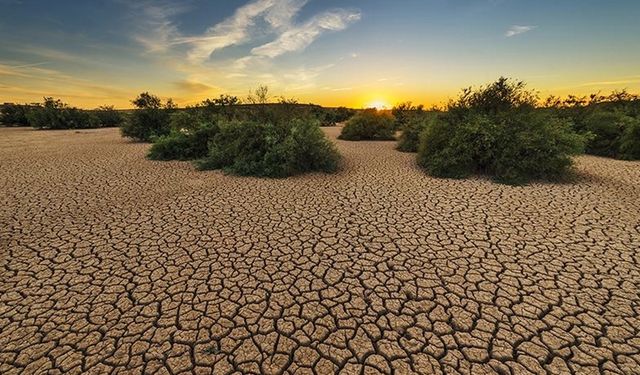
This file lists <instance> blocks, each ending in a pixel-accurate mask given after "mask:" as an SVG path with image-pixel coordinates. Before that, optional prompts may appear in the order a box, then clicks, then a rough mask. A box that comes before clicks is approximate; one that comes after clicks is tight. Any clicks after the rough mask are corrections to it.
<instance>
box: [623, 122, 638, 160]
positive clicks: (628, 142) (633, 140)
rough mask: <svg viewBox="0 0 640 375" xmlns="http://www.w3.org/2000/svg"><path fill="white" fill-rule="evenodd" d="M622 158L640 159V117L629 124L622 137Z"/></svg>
mask: <svg viewBox="0 0 640 375" xmlns="http://www.w3.org/2000/svg"><path fill="white" fill-rule="evenodd" d="M619 156H620V158H621V159H626V160H640V118H634V119H633V121H632V122H630V123H629V124H627V126H626V127H625V129H624V133H623V134H622V137H621V139H620V155H619Z"/></svg>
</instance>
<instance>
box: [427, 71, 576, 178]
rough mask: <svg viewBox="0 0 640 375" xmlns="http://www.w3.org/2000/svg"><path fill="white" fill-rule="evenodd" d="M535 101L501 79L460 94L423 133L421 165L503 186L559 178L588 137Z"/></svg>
mask: <svg viewBox="0 0 640 375" xmlns="http://www.w3.org/2000/svg"><path fill="white" fill-rule="evenodd" d="M534 98H535V95H534V94H533V93H531V92H528V91H526V90H525V88H524V84H523V83H521V82H516V83H513V82H510V81H509V80H506V79H504V78H501V79H499V80H498V81H497V82H495V83H493V84H491V85H489V86H486V87H482V88H480V89H478V90H476V91H473V90H471V89H467V90H464V91H463V94H462V95H461V96H460V98H459V99H458V100H457V101H455V102H452V103H450V104H449V108H448V112H447V113H446V114H445V115H443V116H442V118H441V119H439V120H437V121H436V122H435V123H433V124H431V125H430V126H427V127H425V129H424V130H423V132H422V134H421V136H420V147H419V150H418V163H419V165H421V166H422V167H423V168H425V169H426V171H427V172H428V173H430V174H432V175H434V176H438V177H452V178H463V177H466V176H469V175H471V174H486V175H489V176H491V177H493V178H494V179H495V180H496V181H499V182H502V183H507V184H522V183H526V182H528V181H531V180H557V179H560V178H562V177H563V176H565V175H566V174H567V172H568V171H569V170H570V168H571V165H572V159H571V156H572V155H575V154H577V153H580V152H582V151H583V150H584V146H585V143H586V141H587V139H588V137H587V136H585V135H579V134H577V133H575V132H574V131H573V129H572V128H571V122H570V121H568V120H563V119H560V118H558V117H557V116H555V115H554V114H553V113H552V112H549V111H540V110H537V109H535V106H534V103H535V100H534Z"/></svg>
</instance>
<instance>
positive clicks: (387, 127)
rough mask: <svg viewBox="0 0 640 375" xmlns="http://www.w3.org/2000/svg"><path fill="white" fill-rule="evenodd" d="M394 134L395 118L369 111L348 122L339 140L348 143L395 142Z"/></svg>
mask: <svg viewBox="0 0 640 375" xmlns="http://www.w3.org/2000/svg"><path fill="white" fill-rule="evenodd" d="M394 132H395V127H394V123H393V117H391V116H390V115H389V114H388V113H384V112H377V111H376V110H375V109H367V110H364V111H362V112H360V113H359V114H357V115H355V116H353V117H352V118H351V119H350V120H349V121H347V124H346V125H345V126H344V127H343V128H342V132H341V134H340V136H339V137H338V138H339V139H344V140H348V141H363V140H393V139H395V138H394V136H393V135H394Z"/></svg>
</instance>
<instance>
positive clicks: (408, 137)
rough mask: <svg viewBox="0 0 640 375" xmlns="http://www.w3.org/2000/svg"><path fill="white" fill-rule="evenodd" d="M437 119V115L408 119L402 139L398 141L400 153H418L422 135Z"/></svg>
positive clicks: (424, 115)
mask: <svg viewBox="0 0 640 375" xmlns="http://www.w3.org/2000/svg"><path fill="white" fill-rule="evenodd" d="M436 117H437V115H436V114H423V115H421V116H412V117H411V118H409V119H407V122H406V123H405V124H404V128H403V130H402V134H401V135H400V139H399V140H398V146H397V149H398V151H402V152H418V146H419V145H420V133H422V131H423V130H424V129H425V128H426V127H427V126H429V125H431V124H432V123H433V122H434V121H435V120H436Z"/></svg>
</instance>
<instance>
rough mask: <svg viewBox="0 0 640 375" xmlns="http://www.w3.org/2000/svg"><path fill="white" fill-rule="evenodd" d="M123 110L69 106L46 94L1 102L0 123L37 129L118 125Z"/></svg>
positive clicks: (123, 116)
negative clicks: (39, 98)
mask: <svg viewBox="0 0 640 375" xmlns="http://www.w3.org/2000/svg"><path fill="white" fill-rule="evenodd" d="M124 120H125V114H124V113H123V112H122V111H118V110H116V109H114V108H113V107H112V106H101V107H98V108H96V109H91V110H86V109H79V108H76V107H71V106H69V105H68V104H66V103H63V102H62V101H61V100H60V99H54V98H51V97H45V98H44V101H43V102H42V103H32V104H13V103H4V104H2V105H0V124H2V125H5V126H32V127H34V128H36V129H93V128H105V127H115V126H120V125H122V123H123V122H124Z"/></svg>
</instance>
